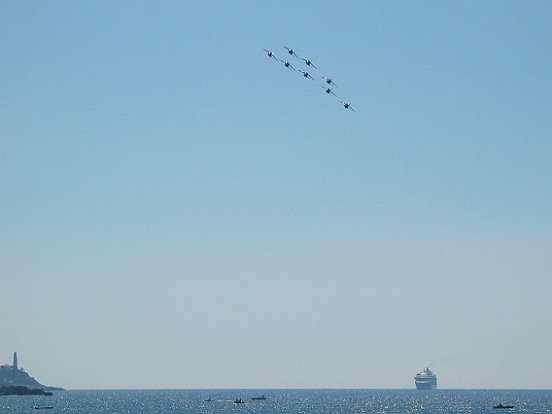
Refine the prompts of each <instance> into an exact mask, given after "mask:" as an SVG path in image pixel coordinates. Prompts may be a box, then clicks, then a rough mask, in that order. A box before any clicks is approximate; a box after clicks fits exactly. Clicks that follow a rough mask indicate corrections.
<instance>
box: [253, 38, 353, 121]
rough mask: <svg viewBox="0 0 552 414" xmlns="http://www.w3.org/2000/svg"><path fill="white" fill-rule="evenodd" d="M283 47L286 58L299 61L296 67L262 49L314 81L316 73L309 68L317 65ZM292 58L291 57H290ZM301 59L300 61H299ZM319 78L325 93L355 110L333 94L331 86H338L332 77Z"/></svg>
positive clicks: (271, 57) (292, 50)
mask: <svg viewBox="0 0 552 414" xmlns="http://www.w3.org/2000/svg"><path fill="white" fill-rule="evenodd" d="M284 49H286V50H287V52H286V55H287V56H286V55H284V56H286V58H287V59H290V60H292V61H293V63H294V64H296V63H295V61H297V62H299V64H298V65H297V67H295V66H294V65H293V64H292V63H291V62H290V61H289V60H287V59H280V58H278V57H277V56H276V53H275V52H274V51H273V50H268V49H263V50H264V51H265V52H266V55H267V56H268V57H269V58H270V59H273V60H274V61H276V62H278V63H282V64H283V65H284V67H285V68H287V69H291V70H293V71H295V72H299V73H300V74H301V76H303V77H304V78H305V79H310V80H312V81H316V79H317V78H318V76H316V78H315V76H313V75H316V73H315V72H313V71H312V70H311V69H314V70H318V67H317V66H316V65H315V64H314V62H313V61H312V60H310V59H307V58H304V57H301V56H299V55H298V54H297V53H296V52H295V50H294V49H293V48H291V47H287V46H284ZM292 58H293V59H292ZM301 61H302V62H301ZM299 65H304V67H302V68H301V69H299ZM320 79H322V80H323V82H324V84H323V85H320V86H321V88H322V89H323V90H324V92H325V93H326V94H327V95H331V96H333V97H334V98H336V99H337V100H338V101H339V103H341V106H343V108H345V109H349V110H351V111H353V112H355V110H354V109H353V107H352V106H351V104H350V103H349V102H347V101H342V100H340V99H339V98H338V96H337V95H336V94H335V92H334V91H333V87H338V86H337V85H336V83H335V82H334V81H333V79H332V78H329V77H327V76H321V77H320Z"/></svg>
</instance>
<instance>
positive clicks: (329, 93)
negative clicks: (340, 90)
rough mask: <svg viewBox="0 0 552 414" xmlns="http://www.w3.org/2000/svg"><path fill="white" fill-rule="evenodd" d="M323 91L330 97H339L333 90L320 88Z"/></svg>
mask: <svg viewBox="0 0 552 414" xmlns="http://www.w3.org/2000/svg"><path fill="white" fill-rule="evenodd" d="M320 87H321V88H322V89H324V92H326V93H327V94H328V95H333V96H335V97H337V95H336V94H335V93H334V91H332V88H326V87H325V86H320Z"/></svg>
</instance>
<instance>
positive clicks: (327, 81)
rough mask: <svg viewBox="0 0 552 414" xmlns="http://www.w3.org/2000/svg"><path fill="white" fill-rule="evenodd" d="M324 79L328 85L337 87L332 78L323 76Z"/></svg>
mask: <svg viewBox="0 0 552 414" xmlns="http://www.w3.org/2000/svg"><path fill="white" fill-rule="evenodd" d="M322 79H324V82H326V83H327V84H328V85H333V86H337V85H336V84H335V82H334V81H333V79H332V78H327V77H325V76H322Z"/></svg>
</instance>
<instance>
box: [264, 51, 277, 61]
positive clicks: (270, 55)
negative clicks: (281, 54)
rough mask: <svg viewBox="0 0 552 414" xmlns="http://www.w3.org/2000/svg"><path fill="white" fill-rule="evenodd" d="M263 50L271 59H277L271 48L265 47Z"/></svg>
mask: <svg viewBox="0 0 552 414" xmlns="http://www.w3.org/2000/svg"><path fill="white" fill-rule="evenodd" d="M263 50H264V51H265V52H266V55H267V56H268V57H269V58H273V59H276V60H278V58H277V57H276V55H275V54H274V52H273V51H272V50H266V49H263Z"/></svg>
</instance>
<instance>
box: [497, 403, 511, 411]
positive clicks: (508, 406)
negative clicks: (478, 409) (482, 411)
mask: <svg viewBox="0 0 552 414" xmlns="http://www.w3.org/2000/svg"><path fill="white" fill-rule="evenodd" d="M493 408H494V409H495V410H496V409H499V410H500V409H504V408H514V406H513V405H504V404H502V403H500V404H498V405H495V406H494V407H493Z"/></svg>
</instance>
